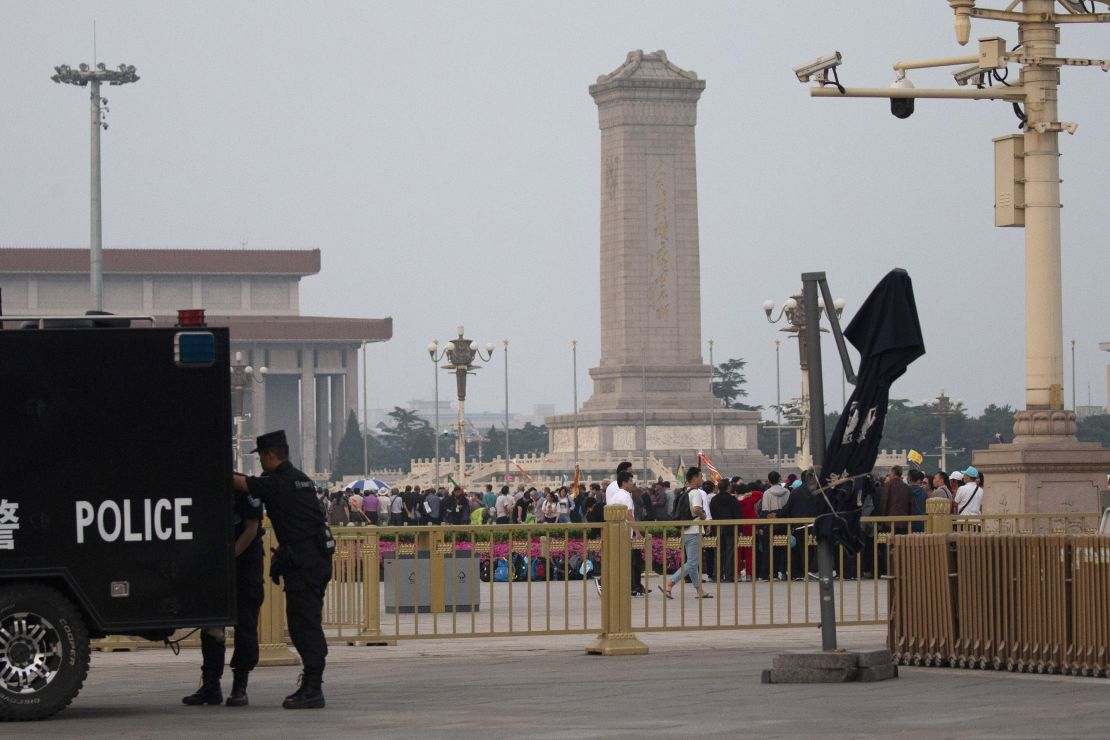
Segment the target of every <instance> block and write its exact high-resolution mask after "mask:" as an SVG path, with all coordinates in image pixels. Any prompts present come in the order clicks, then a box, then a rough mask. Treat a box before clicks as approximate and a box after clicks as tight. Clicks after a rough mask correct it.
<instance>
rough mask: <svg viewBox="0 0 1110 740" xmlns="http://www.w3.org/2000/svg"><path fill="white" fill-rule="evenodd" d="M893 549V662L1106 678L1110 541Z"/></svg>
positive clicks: (952, 538)
mask: <svg viewBox="0 0 1110 740" xmlns="http://www.w3.org/2000/svg"><path fill="white" fill-rule="evenodd" d="M894 550H895V552H894V561H893V562H894V566H895V579H894V595H893V600H892V601H893V607H892V614H891V620H890V630H889V646H890V649H891V651H892V652H893V653H894V655H895V659H896V660H899V661H900V662H902V663H904V664H914V665H943V666H953V667H955V666H959V667H963V668H993V669H996V670H997V669H1005V670H1011V671H1028V672H1036V673H1061V672H1063V673H1072V674H1078V675H1086V676H1092V675H1099V676H1103V675H1107V674H1108V672H1110V654H1108V650H1110V536H1104V535H1083V534H1080V535H1069V534H996V535H992V534H987V535H983V534H979V533H977V532H963V533H959V534H954V535H943V534H938V535H927V536H925V537H906V538H899V539H898V542H897V544H896V546H895V548H894Z"/></svg>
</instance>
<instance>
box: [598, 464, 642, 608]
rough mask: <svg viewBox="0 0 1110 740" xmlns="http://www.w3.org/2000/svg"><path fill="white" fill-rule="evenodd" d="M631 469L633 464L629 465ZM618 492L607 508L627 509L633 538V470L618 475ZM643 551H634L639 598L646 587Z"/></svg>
mask: <svg viewBox="0 0 1110 740" xmlns="http://www.w3.org/2000/svg"><path fill="white" fill-rule="evenodd" d="M629 465H630V467H631V463H630V464H629ZM614 482H615V483H616V484H617V489H616V491H614V492H613V494H612V495H611V496H608V497H607V498H606V500H605V505H606V506H623V507H625V511H626V513H625V518H626V519H627V521H628V528H629V530H631V532H632V536H633V537H635V536H636V513H635V512H636V504H635V502H633V500H632V489H633V488H635V487H636V480H635V477H634V476H633V475H632V471H631V470H621V471H620V472H619V473H617V480H616V481H614ZM643 558H644V554H643V551H642V550H641V551H637V550H635V549H634V550H633V551H632V595H633V596H636V597H639V596H643V595H644V585H643V583H642V581H641V578H642V575H643V562H644V560H643Z"/></svg>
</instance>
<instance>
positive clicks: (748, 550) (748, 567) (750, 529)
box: [736, 484, 763, 581]
mask: <svg viewBox="0 0 1110 740" xmlns="http://www.w3.org/2000/svg"><path fill="white" fill-rule="evenodd" d="M736 498H737V500H738V501H739V502H740V518H741V519H758V518H759V514H757V513H756V506H757V505H758V504H759V501H760V499H762V498H763V490H762V489H761V488H760V487H759V486H757V485H755V484H752V485H741V486H740V492H738V495H737V497H736ZM740 529H741V535H742V536H744V537H752V536H754V533H755V527H754V526H753V525H751V524H744V525H741V527H740ZM737 554H738V556H739V561H738V562H739V563H740V570H741V572H742V573H743V575H742V576H741V578H740V580H742V581H748V580H750V579H751V577H752V574H754V573H755V557H754V555H755V548H753V547H752V546H750V545H749V546H746V547H745V546H739V547H738V549H737Z"/></svg>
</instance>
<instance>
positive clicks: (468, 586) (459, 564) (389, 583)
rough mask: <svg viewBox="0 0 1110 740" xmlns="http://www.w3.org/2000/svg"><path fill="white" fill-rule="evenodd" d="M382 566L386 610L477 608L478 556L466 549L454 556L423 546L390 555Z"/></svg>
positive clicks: (467, 610) (458, 609)
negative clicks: (433, 552) (406, 553)
mask: <svg viewBox="0 0 1110 740" xmlns="http://www.w3.org/2000/svg"><path fill="white" fill-rule="evenodd" d="M383 570H384V578H383V581H384V584H385V589H384V591H385V598H384V601H383V603H384V604H385V612H386V614H412V613H414V612H420V613H421V614H429V613H433V612H435V613H443V612H476V611H479V605H480V603H481V599H480V594H481V590H480V589H479V587H478V586H479V580H478V558H476V557H471V553H469V552H457V553H456V554H455V557H454V558H451V557H445V556H443V555H439V554H436V555H434V556H433V554H432V553H431V552H429V551H427V550H421V551H417V552H416V553H415V555H400V556H397V555H390V556H388V557H386V558H385V559H384V562H383ZM433 596H435V598H433Z"/></svg>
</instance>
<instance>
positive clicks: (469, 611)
mask: <svg viewBox="0 0 1110 740" xmlns="http://www.w3.org/2000/svg"><path fill="white" fill-rule="evenodd" d="M938 508H939V507H938ZM624 511H625V510H624V509H620V508H619V507H617V508H613V507H607V508H606V512H605V513H606V517H607V519H606V521H605V522H604V523H596V524H531V525H482V526H454V525H451V526H421V527H343V528H337V529H336V530H335V532H334V534H335V539H336V552H335V558H334V562H333V574H332V580H331V583H330V584H329V586H328V589H327V593H326V596H325V603H324V627H325V631H326V633H327V635H328V638H329V640H331V641H333V642H345V643H349V644H361V645H367V644H389V643H392V642H393V641H396V640H402V639H428V638H453V637H502V636H518V635H559V634H598V635H600V636H601V638H599V641H598V642H595V643H593V644H591V649H594V650H595V651H596V652H603V653H605V654H616V653H620V652H636V651H639V650H640V648H641V647H642V646H641V645H640V644H639V643H638V641H637V640H635V633H636V632H641V631H643V632H653V631H666V630H720V629H747V628H766V627H791V626H798V627H801V626H815V625H816V624H817V620H818V619H819V614H820V606H819V595H818V583H817V581H816V573H815V571H816V560H817V558H816V541H815V538H814V536H813V533H812V529H813V527H812V524H813V522H812V520H809V519H738V520H729V521H711V522H636V523H635V525H633V526H629V523H628V522H626V521H625V519H624ZM1097 524H1098V516H1097V515H1096V514H1052V515H1027V516H1011V517H999V516H993V517H992V516H983V517H952V516H950V515H949V514H948V513H947V511H943V512H942V511H936V510H934V509H932V508H931V509H930V513H929V514H928V515H926V516H916V517H868V518H865V519H864V520H863V529H864V532H865V535H866V536H865V539H864V543H863V548H862V549H861V550H860V551H859V552H848V551H846V550H844V549H843V548H837V549H836V550H835V553H834V558H835V560H834V562H835V571H836V573H835V593H836V610H837V611H836V614H837V622H838V623H839V624H844V625H851V624H882V623H885V622H887V620H888V618H889V617H890V613H891V612H890V603H891V597H892V594H891V589H890V586H891V578H892V577H893V576H894V575H895V570H894V568H895V560H894V553H895V552H897V551H898V548H899V546H901V544H902V543H907V542H916V541H918V540H924V539H925V538H924V537H919V536H918V535H924V534H927V533H944V532H952V531H953V530H958V531H960V532H964V533H967V534H969V535H972V534H975V535H978V534H979V533H982V532H991V531H999V530H1000V529H1002V530H1003V531H1010V530H1015V531H1045V532H1060V533H1068V532H1075V533H1087V532H1090V531H1093V528H1095V527H1097ZM688 534H689V535H690V536H687V535H688ZM688 555H690V556H691V557H690V558H689V562H688V557H687V556H688ZM931 573H932V572H931V571H930V572H925V571H922V572H921V573H918V574H917V575H914V576H913V577H914V578H927V577H933V578H936V577H939V576H936V575H935V574H932V575H930V574H931ZM676 574H677V575H676ZM942 580H943V579H942ZM672 583H673V586H671V585H670V584H672ZM699 586H700V590H701V592H702V593H703V594H706V595H708V596H710V597H711V598H698V591H699ZM668 587H669V589H670V596H671V598H666V596H665V595H664V593H663V591H662V590H661V589H667V588H668ZM930 588H931V590H935V589H933V588H932V587H930ZM267 593H268V597H267V603H268V605H270V606H271V607H276V608H269V609H266V607H264V609H266V616H267V620H268V627H267V634H268V635H269V637H268V638H267V639H266V642H267V643H268V644H272V645H273V646H274V647H275V648H278V650H277V652H279V653H281V654H282V655H283V656H284V655H286V654H287V653H286V652H285V651H284V644H283V640H282V639H281V638H282V635H283V634H284V624H283V616H284V615H283V614H282V610H281V609H280V596H281V594H280V590H279V589H278V588H277V587H273V588H269V589H268V591H267ZM641 594H643V595H641ZM895 596H896V597H899V596H900V594H895ZM930 608H940V607H939V606H938V605H936V604H930ZM1092 608H1093V607H1092ZM897 614H898V615H901V617H902V618H905V617H906V615H907V612H906V611H902V610H899V611H898V612H897ZM937 618H938V619H939V612H938V613H937ZM279 620H281V621H282V623H279ZM931 624H932V623H930V625H931ZM1101 634H1102V633H1099V632H1097V631H1094V632H1091V634H1090V636H1089V637H1088V638H1086V639H1088V643H1089V644H1091V645H1095V644H1096V642H1095V641H1096V640H1098V639H1100V635H1101ZM944 635H945V636H946V637H945V638H944V639H948V640H949V643H950V641H951V640H952V639H953V638H951V636H950V635H949V633H944ZM938 639H940V638H938ZM949 643H945V645H948V644H949ZM1088 643H1084V644H1088ZM107 644H108V645H110V646H111V647H114V648H116V649H119V647H118V645H119V644H120V641H118V640H116V641H110V642H109V643H107ZM150 644H151V645H153V644H154V643H150ZM132 646H137V645H133V644H132V643H130V642H128V643H127V644H126V647H128V648H129V647H132ZM645 649H646V648H645ZM915 649H918V648H915ZM919 649H920V650H924V649H925V647H921V648H919ZM930 649H934V648H930ZM1083 649H1084V650H1086V649H1087V648H1083ZM1091 649H1092V650H1093V649H1094V648H1091ZM934 650H940V648H935V649H934Z"/></svg>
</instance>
